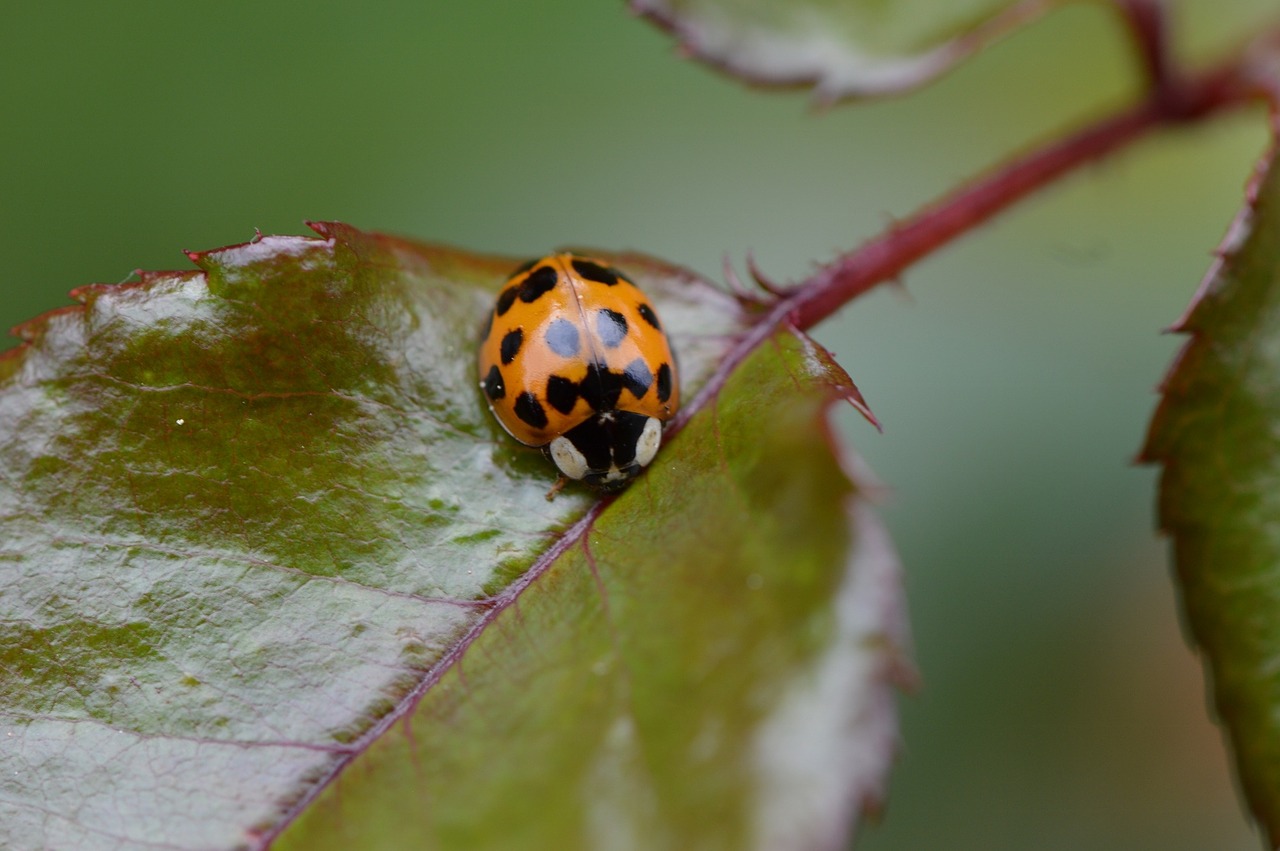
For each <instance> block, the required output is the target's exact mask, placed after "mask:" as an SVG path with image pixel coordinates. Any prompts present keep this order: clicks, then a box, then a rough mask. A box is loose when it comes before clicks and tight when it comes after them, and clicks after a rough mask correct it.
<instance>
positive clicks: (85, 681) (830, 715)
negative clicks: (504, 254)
mask: <svg viewBox="0 0 1280 851" xmlns="http://www.w3.org/2000/svg"><path fill="white" fill-rule="evenodd" d="M315 227H316V229H317V231H318V232H319V233H320V234H321V237H322V238H321V239H314V238H301V237H266V238H262V239H259V240H256V241H255V242H252V243H249V244H246V245H241V246H234V247H231V248H226V249H221V250H217V251H211V252H205V253H199V254H193V255H192V258H193V260H195V262H196V264H197V265H198V266H199V270H198V271H192V272H176V273H150V274H144V275H143V276H142V277H141V280H140V281H139V282H138V283H136V284H130V285H125V286H93V287H86V288H82V289H80V290H78V291H77V292H76V293H75V295H76V297H77V298H78V299H79V300H80V301H81V302H83V304H82V306H79V307H73V308H68V309H66V310H62V311H57V312H54V313H52V314H48V315H46V316H44V317H41V318H40V319H38V320H35V321H33V322H31V323H28V324H27V325H26V326H24V327H23V328H22V329H20V330H21V333H22V335H23V337H24V338H25V339H26V340H27V345H26V346H23V347H19V348H18V349H16V350H13V351H12V352H9V353H6V354H5V355H4V356H3V357H0V481H2V482H3V486H2V487H0V564H2V565H3V567H4V570H5V581H4V582H3V583H0V630H3V635H0V653H2V654H3V659H4V662H3V667H2V668H0V695H2V696H0V718H3V723H4V731H5V733H4V736H2V737H0V845H3V847H5V848H15V849H21V848H45V847H58V848H93V847H116V846H117V845H135V844H137V845H141V844H146V843H157V844H164V845H165V846H166V847H175V848H231V847H238V846H241V845H251V846H258V845H262V844H263V843H265V842H268V841H269V840H271V839H272V838H274V837H275V835H276V834H277V833H278V832H279V831H280V830H285V831H286V832H285V834H284V837H283V838H282V839H281V844H283V845H285V846H293V847H323V844H324V843H326V842H327V843H330V844H331V845H333V846H334V847H353V846H352V845H346V846H343V845H342V843H341V842H340V841H339V840H340V838H342V837H354V839H352V842H354V843H355V846H358V847H362V848H377V847H388V848H399V847H405V844H406V843H416V842H423V843H428V842H429V840H431V839H432V838H434V839H436V840H437V841H439V842H440V843H442V844H445V845H449V844H451V841H452V840H455V839H457V840H459V841H461V839H460V838H465V839H466V840H467V841H468V842H473V843H474V844H476V845H489V846H492V847H520V845H521V844H524V845H526V846H527V847H547V843H552V844H553V845H559V846H560V847H575V846H577V847H598V842H599V841H602V840H603V839H607V838H610V837H613V838H616V839H617V840H618V841H620V842H621V841H623V840H625V839H626V838H627V837H632V838H635V837H637V836H640V835H643V836H645V837H646V841H645V843H644V844H645V847H660V846H659V845H655V844H652V843H649V842H648V839H647V837H649V836H655V837H657V839H656V840H655V841H659V840H661V839H662V838H663V837H665V838H666V839H667V840H668V841H669V842H670V844H671V845H673V846H682V845H684V844H685V839H686V837H698V838H699V839H698V841H702V842H704V844H707V845H709V846H712V847H715V846H717V845H719V846H722V847H740V846H741V845H742V844H743V842H744V841H747V840H749V839H751V838H754V840H755V841H757V842H759V843H763V844H765V845H769V844H770V842H771V839H772V837H775V836H777V835H780V833H781V834H783V835H786V836H788V837H791V838H793V839H795V840H796V842H797V843H799V844H798V845H797V847H818V846H820V845H822V844H823V843H825V842H828V841H830V840H831V839H832V837H839V836H840V835H842V834H843V833H844V832H845V831H846V830H847V829H848V828H849V825H850V824H851V822H852V819H853V817H854V814H855V810H856V806H857V804H858V803H859V802H865V801H872V800H874V799H875V798H876V797H877V796H878V795H879V794H880V792H879V790H880V787H881V784H882V782H883V775H884V771H885V769H886V765H887V762H888V760H889V758H890V754H891V752H892V745H893V736H894V716H893V712H892V706H891V704H892V696H891V690H890V685H889V679H890V675H892V674H893V673H894V672H895V671H897V670H899V666H900V665H901V657H900V653H899V651H898V649H897V648H898V647H899V646H900V645H901V643H902V630H903V628H902V624H901V615H900V601H899V599H898V587H897V574H896V566H895V562H894V559H893V556H892V552H891V550H890V548H889V545H888V544H887V542H886V540H885V536H884V533H883V530H882V529H881V528H880V527H879V525H878V522H877V521H876V520H875V518H874V517H873V516H872V515H871V513H870V512H869V510H868V508H867V506H866V504H865V502H863V501H862V500H861V498H860V497H859V495H858V492H857V491H856V490H855V489H854V488H853V486H852V485H851V483H850V481H849V479H848V477H847V476H846V475H845V473H844V472H843V471H842V468H841V466H840V465H839V464H838V463H836V458H835V456H834V454H833V453H834V451H835V450H834V448H833V447H832V445H831V442H830V439H829V433H828V429H827V424H826V413H825V412H826V409H827V407H828V406H829V405H830V404H831V403H832V401H833V400H834V399H836V398H840V397H842V396H856V391H855V390H854V389H853V388H852V385H851V384H850V383H849V381H848V378H847V376H845V375H844V373H843V372H842V371H841V370H840V369H839V367H837V366H836V365H835V364H834V363H832V362H831V361H830V359H829V358H828V357H827V355H826V353H825V352H823V351H822V350H821V349H820V348H818V347H817V346H816V345H815V344H813V343H812V342H811V341H809V340H808V339H807V338H804V337H802V336H800V335H797V334H795V333H793V332H789V331H783V332H779V333H778V334H777V335H775V337H774V338H773V339H772V340H770V341H769V342H768V344H766V345H765V346H763V347H761V348H760V349H759V350H757V351H756V352H754V353H751V354H750V356H749V357H747V358H746V359H745V361H744V362H742V363H741V364H740V365H739V366H738V368H737V369H735V370H733V371H732V373H731V374H729V375H728V378H727V383H726V384H725V385H724V386H723V387H719V386H718V385H717V387H716V388H715V389H716V390H718V392H708V393H706V394H704V397H703V398H704V399H705V400H708V401H707V404H706V407H705V408H704V409H703V410H702V411H700V412H699V413H697V414H696V415H695V416H693V417H691V418H690V419H689V421H688V423H687V424H686V425H685V426H684V428H683V429H682V430H681V431H680V432H679V434H677V435H676V436H675V437H674V439H673V440H672V441H671V442H670V445H668V446H666V447H664V449H663V451H662V452H661V453H660V454H659V456H658V458H657V460H656V461H655V462H654V467H653V468H652V469H651V470H650V471H649V472H648V473H646V474H645V475H644V476H642V477H641V478H640V480H639V481H637V482H636V483H635V484H634V485H633V486H632V487H631V488H630V489H628V490H627V491H626V492H624V494H623V495H622V496H621V498H619V499H617V500H616V501H612V502H599V501H597V500H596V498H595V496H594V495H593V494H591V493H588V492H585V491H582V490H579V489H574V488H572V487H571V488H570V489H567V490H566V491H565V492H563V493H561V494H560V495H559V496H558V497H557V498H556V499H555V500H554V501H552V502H548V501H547V500H546V499H545V496H544V495H545V493H546V491H547V489H548V487H549V486H550V484H551V483H552V481H553V480H554V474H553V470H552V468H551V467H550V466H549V465H548V463H547V462H546V461H545V460H544V459H543V458H542V457H541V456H540V454H539V453H537V452H536V451H534V450H529V449H526V448H523V447H520V446H518V445H516V444H515V443H514V442H513V441H511V440H510V438H508V437H507V436H506V435H505V434H504V433H503V432H502V431H501V429H500V427H499V426H498V425H497V424H496V423H495V422H494V421H493V420H492V418H491V417H490V416H489V413H488V411H487V410H486V409H485V405H484V402H483V398H482V396H481V394H480V392H479V390H478V388H477V382H476V376H475V375H474V369H475V366H474V348H475V345H476V337H477V335H478V332H479V330H480V324H481V320H482V318H483V316H484V314H485V312H486V311H487V309H488V307H489V305H490V304H491V302H492V298H493V295H494V293H495V291H496V289H497V287H498V286H499V285H500V284H501V282H502V281H503V279H504V278H505V275H506V273H507V272H509V271H510V269H511V268H512V267H513V266H514V265H515V261H512V260H509V259H505V258H492V257H478V256H474V255H468V254H464V253H461V252H458V251H453V250H449V249H444V248H439V247H433V246H427V245H422V244H418V243H412V242H408V241H404V240H398V239H394V238H390V237H384V236H378V235H372V234H365V233H361V232H359V231H356V230H354V229H352V228H349V227H346V226H342V225H335V224H325V225H317V226H315ZM604 256H605V257H606V259H609V260H610V261H611V262H614V263H616V264H617V265H619V266H621V267H623V268H625V269H626V270H627V271H628V272H629V273H630V275H631V276H632V277H633V278H635V279H636V280H637V282H638V283H639V284H640V285H641V286H642V287H644V288H645V289H646V291H647V292H648V293H649V294H650V295H651V296H652V298H653V299H654V301H655V302H656V303H657V304H658V306H659V310H660V313H661V315H662V318H663V322H664V325H665V327H666V328H667V329H668V330H669V332H670V334H671V336H672V338H673V341H674V344H675V347H676V349H677V352H678V355H679V358H680V364H681V368H682V376H683V385H684V391H685V393H686V398H691V397H692V395H693V394H696V393H697V392H698V390H699V389H700V388H702V387H704V386H706V385H707V381H708V378H709V376H711V375H712V373H713V372H714V371H715V370H716V369H717V367H718V366H721V365H722V364H723V363H724V360H725V358H726V357H728V356H729V354H730V353H733V352H736V354H734V357H735V358H736V357H742V356H744V355H745V354H747V353H745V352H742V351H739V350H735V349H734V346H735V344H736V341H737V340H738V339H739V338H740V336H741V331H742V330H743V329H744V327H745V323H747V322H748V321H749V317H748V316H747V315H746V314H744V313H743V312H741V311H740V310H739V309H738V307H737V303H736V302H735V301H733V300H732V299H730V298H729V297H727V296H725V295H724V294H722V293H721V292H719V291H717V290H715V289H714V288H712V287H710V286H709V285H707V284H705V283H704V282H702V281H700V280H698V279H696V278H695V277H694V276H692V275H690V274H689V273H687V272H684V271H682V270H679V269H675V268H672V267H670V266H668V265H666V264H663V263H661V262H658V261H654V260H650V259H648V258H644V257H641V256H638V255H608V254H606V255H604ZM717 380H719V379H717ZM355 801H359V806H358V807H356V806H353V802H355ZM495 816H501V817H500V818H495ZM650 828H651V829H652V830H653V831H654V833H652V834H651V833H648V832H647V831H648V830H649V829H650ZM637 831H645V832H644V833H637ZM788 841H791V840H790V839H789V840H788ZM380 843H381V844H380Z"/></svg>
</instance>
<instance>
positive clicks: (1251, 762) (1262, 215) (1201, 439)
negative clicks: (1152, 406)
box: [1144, 153, 1280, 846]
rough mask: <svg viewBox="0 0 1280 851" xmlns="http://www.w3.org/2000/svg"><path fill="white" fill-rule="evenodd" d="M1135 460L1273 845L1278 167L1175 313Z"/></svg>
mask: <svg viewBox="0 0 1280 851" xmlns="http://www.w3.org/2000/svg"><path fill="white" fill-rule="evenodd" d="M1176 328H1177V330H1179V331H1183V332H1186V333H1188V334H1190V335H1191V340H1190V341H1189V342H1188V343H1187V345H1186V347H1185V348H1184V349H1183V351H1182V353H1181V355H1180V356H1179V358H1178V360H1177V362H1176V364H1175V366H1174V368H1173V370H1172V371H1171V373H1170V375H1169V377H1168V378H1167V380H1166V382H1165V385H1164V388H1163V393H1164V398H1163V399H1162V401H1161V403H1160V407H1159V409H1158V410H1157V411H1156V414H1155V418H1154V420H1153V422H1152V425H1151V431H1150V434H1149V436H1148V440H1147V446H1146V448H1145V450H1144V457H1145V458H1146V459H1147V460H1153V461H1158V462H1160V463H1161V464H1163V466H1164V472H1163V475H1162V477H1161V481H1160V522H1161V525H1162V527H1163V528H1164V529H1165V530H1166V531H1167V532H1168V533H1169V534H1170V535H1171V537H1172V541H1173V551H1174V561H1175V566H1176V570H1177V575H1178V580H1179V583H1180V584H1181V587H1182V601H1183V606H1184V610H1185V617H1186V623H1187V625H1188V626H1189V628H1190V632H1191V635H1192V637H1193V639H1194V641H1195V643H1196V644H1197V645H1199V647H1200V649H1201V651H1202V652H1203V653H1204V656H1205V661H1206V663H1207V665H1208V668H1209V672H1210V675H1211V679H1212V689H1213V695H1214V701H1215V703H1216V706H1217V709H1218V713H1219V715H1220V716H1221V720H1222V722H1223V723H1224V724H1225V725H1226V728H1227V732H1228V734H1229V736H1230V740H1231V744H1232V748H1233V750H1234V752H1235V757H1236V768H1237V771H1238V772H1239V775H1240V778H1241V780H1242V785H1243V788H1244V792H1245V796H1246V797H1247V799H1248V801H1249V806H1250V808H1251V809H1252V811H1253V814H1254V816H1255V817H1256V818H1257V819H1258V820H1259V822H1260V823H1261V824H1262V825H1263V827H1264V828H1265V830H1266V831H1267V833H1268V835H1269V836H1270V839H1271V845H1272V846H1274V845H1276V843H1277V842H1280V664H1278V663H1280V428H1277V424H1278V423H1280V169H1278V168H1277V167H1276V159H1275V154H1274V153H1272V154H1271V155H1269V157H1268V158H1267V159H1266V160H1265V161H1264V162H1263V164H1262V165H1261V166H1260V167H1259V171H1258V173H1257V174H1256V175H1255V178H1254V181H1253V182H1252V184H1251V186H1250V189H1249V203H1248V206H1247V207H1246V209H1245V211H1244V212H1243V213H1242V214H1241V216H1240V217H1239V218H1238V219H1237V221H1236V222H1235V224H1234V225H1233V226H1232V229H1231V231H1230V233H1229V234H1228V236H1227V239H1226V242H1225V244H1224V247H1223V249H1222V251H1221V254H1220V259H1219V260H1218V262H1217V263H1216V264H1215V265H1214V267H1213V269H1212V270H1211V271H1210V273H1209V275H1208V276H1207V277H1206V279H1205V281H1204V283H1203V284H1202V286H1201V288H1200V291H1199V293H1198V294H1197V296H1196V298H1195V300H1194V302H1193V303H1192V306H1191V308H1190V309H1189V311H1188V313H1187V315H1186V316H1185V317H1184V318H1183V319H1182V320H1181V321H1180V322H1179V323H1178V325H1177V326H1176Z"/></svg>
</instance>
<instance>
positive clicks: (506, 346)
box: [499, 328, 524, 366]
mask: <svg viewBox="0 0 1280 851" xmlns="http://www.w3.org/2000/svg"><path fill="white" fill-rule="evenodd" d="M523 344H524V330H523V329H520V328H516V329H515V330H514V331H508V332H507V334H506V336H505V337H503V338H502V345H501V346H500V347H499V348H500V349H501V351H502V365H503V366H506V365H507V364H509V363H511V362H512V361H513V360H515V359H516V355H518V354H520V346H521V345H523Z"/></svg>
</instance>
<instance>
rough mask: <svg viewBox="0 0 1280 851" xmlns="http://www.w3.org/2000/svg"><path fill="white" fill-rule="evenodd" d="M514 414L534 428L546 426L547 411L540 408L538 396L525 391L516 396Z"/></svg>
mask: <svg viewBox="0 0 1280 851" xmlns="http://www.w3.org/2000/svg"><path fill="white" fill-rule="evenodd" d="M515 408H516V416H517V417H519V418H520V419H522V420H524V421H525V422H526V423H528V424H529V425H531V426H533V427H534V428H546V426H547V412H546V411H544V410H543V409H542V403H540V402H539V401H538V397H537V396H534V395H533V394H532V393H530V392H528V391H525V392H524V393H521V394H520V395H519V396H517V397H516V405H515Z"/></svg>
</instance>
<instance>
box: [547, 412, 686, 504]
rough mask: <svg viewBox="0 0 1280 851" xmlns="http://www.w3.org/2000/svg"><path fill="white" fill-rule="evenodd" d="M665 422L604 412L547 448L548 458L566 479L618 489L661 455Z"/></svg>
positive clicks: (581, 424) (557, 439)
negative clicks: (659, 448) (659, 452)
mask: <svg viewBox="0 0 1280 851" xmlns="http://www.w3.org/2000/svg"><path fill="white" fill-rule="evenodd" d="M661 443H662V423H661V422H659V421H658V420H657V419H656V418H654V417H650V416H646V415H645V414H636V413H632V412H630V411H605V412H603V413H599V414H596V415H594V416H592V417H591V418H590V419H588V420H585V421H583V422H582V423H580V424H578V425H576V426H574V427H573V428H571V429H569V430H568V431H567V432H565V433H564V434H562V435H560V436H559V437H557V438H556V439H555V440H553V441H551V443H549V444H548V445H547V448H546V452H547V455H548V456H550V457H551V460H552V461H554V462H555V465H556V466H557V467H558V468H560V472H561V473H563V474H564V475H565V477H566V478H570V479H573V480H575V481H581V482H586V483H587V484H589V485H591V486H592V487H596V488H599V489H601V490H606V491H611V490H618V489H619V488H622V487H623V486H625V485H626V484H627V483H628V482H630V481H631V480H632V479H633V478H635V477H636V476H637V475H639V473H640V471H641V470H643V469H644V468H645V467H647V466H648V465H649V462H650V461H652V460H653V456H654V455H656V454H658V446H659V445H660V444H661Z"/></svg>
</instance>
